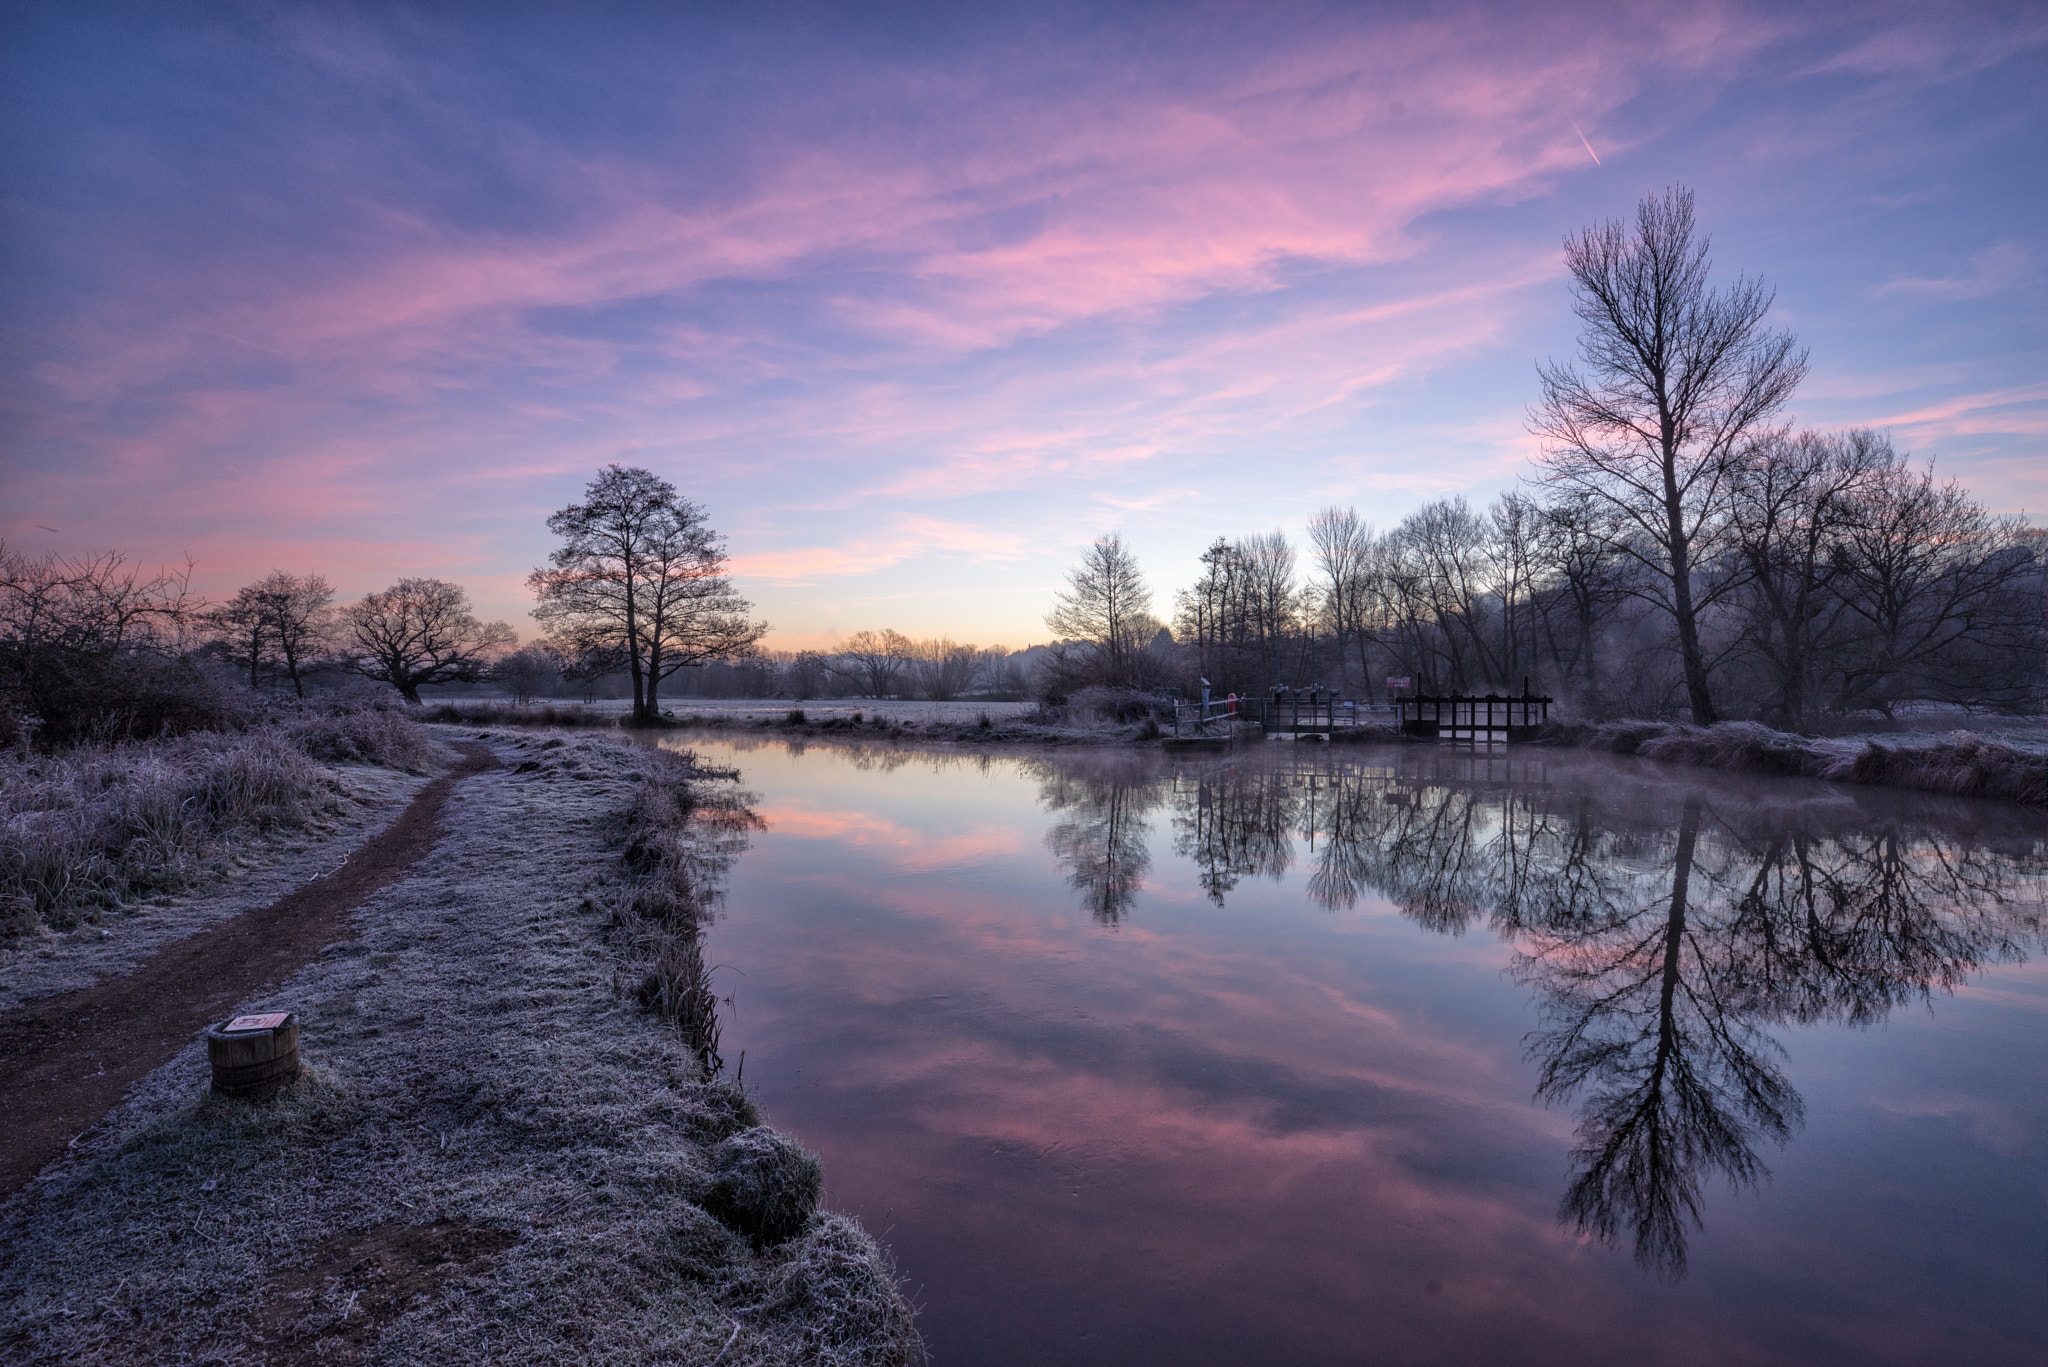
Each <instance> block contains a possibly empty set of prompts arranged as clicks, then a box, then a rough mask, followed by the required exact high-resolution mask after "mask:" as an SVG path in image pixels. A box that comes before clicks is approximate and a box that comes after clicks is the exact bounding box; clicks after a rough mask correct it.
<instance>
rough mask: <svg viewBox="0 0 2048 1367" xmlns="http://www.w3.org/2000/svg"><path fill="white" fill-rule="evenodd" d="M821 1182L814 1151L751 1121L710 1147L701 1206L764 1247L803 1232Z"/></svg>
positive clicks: (820, 1168)
mask: <svg viewBox="0 0 2048 1367" xmlns="http://www.w3.org/2000/svg"><path fill="white" fill-rule="evenodd" d="M824 1187H825V1167H824V1164H823V1163H821V1162H820V1161H819V1159H818V1156H817V1155H816V1154H814V1153H812V1152H810V1151H809V1150H808V1149H806V1148H804V1147H803V1146H802V1145H800V1144H798V1143H797V1142H796V1141H795V1140H794V1139H791V1138H789V1137H788V1136H787V1135H781V1134H777V1133H776V1132H775V1131H773V1130H771V1129H769V1128H768V1127H766V1126H765V1125H756V1126H754V1127H752V1128H751V1129H745V1130H741V1131H740V1132H739V1133H738V1134H736V1135H733V1136H731V1137H730V1138H728V1139H724V1140H721V1141H719V1143H718V1146H717V1147H716V1148H714V1149H712V1151H711V1189H710V1191H709V1192H707V1193H706V1194H705V1197H704V1209H706V1210H708V1211H710V1212H711V1213H712V1214H713V1215H714V1216H716V1217H717V1218H718V1220H719V1222H720V1223H722V1224H723V1225H725V1226H726V1228H728V1229H731V1230H734V1231H736V1232H737V1233H740V1234H744V1235H746V1236H747V1237H748V1238H749V1239H752V1240H753V1241H754V1245H755V1247H757V1248H767V1247H769V1246H771V1245H774V1244H779V1243H782V1242H784V1241H785V1240H788V1239H791V1238H794V1237H795V1236H796V1235H798V1234H800V1233H802V1232H803V1228H804V1224H805V1223H806V1222H807V1221H808V1220H809V1219H810V1218H811V1215H812V1213H813V1212H815V1211H816V1210H817V1209H818V1197H819V1196H820V1195H821V1194H822V1193H823V1191H824Z"/></svg>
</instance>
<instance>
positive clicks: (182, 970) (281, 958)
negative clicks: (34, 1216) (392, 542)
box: [0, 742, 498, 1199]
mask: <svg viewBox="0 0 2048 1367" xmlns="http://www.w3.org/2000/svg"><path fill="white" fill-rule="evenodd" d="M455 745H456V747H457V748H458V749H459V750H461V751H462V754H463V759H462V761H461V763H459V764H458V765H456V766H455V767H454V768H452V769H450V770H449V771H448V772H447V773H444V774H442V775H441V776H440V777H438V778H436V779H434V780H433V781H432V782H430V783H428V784H427V785H426V786H425V787H424V788H422V789H421V790H420V791H419V793H418V794H417V795H416V796H415V797H414V798H413V800H412V802H411V804H410V805H408V806H407V807H406V809H405V810H404V811H403V812H401V813H400V814H399V816H398V819H397V820H395V821H393V822H392V823H391V825H390V826H388V827H387V828H385V829H384V830H383V831H382V832H381V833H379V834H378V835H376V836H373V837H372V838H371V839H370V840H369V841H367V842H366V843H365V844H364V845H363V846H362V847H361V848H360V849H358V850H357V851H356V852H355V853H354V854H352V855H350V856H349V858H348V860H347V862H345V863H344V864H342V866H341V867H340V868H338V869H335V870H334V871H333V872H331V873H329V874H326V875H325V876H323V877H320V878H316V879H314V880H313V881H312V882H310V883H307V884H305V885H304V886H302V887H300V888H298V889H297V890H296V891H294V892H291V893H289V894H287V895H286V896H284V897H281V898H279V899H278V900H277V901H275V902H272V903H271V904H270V905H269V906H267V907H260V908H257V909H255V910H253V911H247V912H243V913H242V914H240V915H238V916H234V917H231V918H230V919H228V920H226V921H223V922H221V923H220V924H219V925H216V926H214V927H212V928H211V929H209V930H206V931H204V932H202V933H200V934H198V935H193V936H190V937H188V938H186V939H183V940H178V941H175V942H174V943H172V944H170V945H168V946H166V947H165V948H164V949H162V950H161V951H159V952H158V953H157V954H156V955H155V956H154V957H152V958H151V959H150V960H149V961H148V962H146V963H145V964H144V965H143V966H142V967H141V968H140V969H138V970H136V971H134V972H132V973H126V974H122V975H120V976H118V977H110V978H104V979H101V980H100V981H98V982H96V983H94V984H93V985H92V986H90V987H85V988H80V989H79V990H77V991H74V992H66V993H63V994H61V995H58V996H52V997H43V998H39V999H37V1000H36V1001H34V1002H32V1003H30V1004H29V1005H27V1006H25V1007H21V1008H18V1009H17V1010H15V1011H12V1012H9V1013H8V1014H6V1015H4V1016H0V1115H5V1116H6V1117H7V1123H6V1126H5V1128H4V1129H0V1199H4V1198H5V1197H7V1196H9V1195H12V1194H13V1193H14V1192H16V1191H19V1190H20V1189H21V1188H22V1187H23V1186H24V1185H26V1184H27V1183H28V1182H30V1181H32V1180H33V1179H34V1177H35V1175H36V1174H37V1173H38V1172H39V1171H41V1170H42V1168H43V1166H44V1165H45V1164H47V1163H48V1162H49V1161H50V1160H51V1159H53V1158H55V1157H57V1156H58V1155H59V1154H61V1153H63V1152H64V1151H65V1149H66V1147H67V1146H68V1145H69V1144H71V1142H72V1141H73V1140H75V1139H76V1138H77V1137H78V1136H79V1135H80V1134H82V1133H83V1132H85V1131H87V1130H89V1129H90V1128H91V1127H92V1126H93V1125H94V1124H96V1123H97V1122H98V1121H99V1120H100V1118H101V1117H102V1116H104V1115H106V1113H107V1112H108V1111H109V1110H111V1109H112V1108H113V1107H114V1105H115V1104H116V1103H117V1102H119V1101H120V1099H121V1097H122V1096H123V1095H124V1094H125V1093H126V1092H127V1091H128V1089H129V1088H130V1087H132V1086H133V1085H134V1084H135V1083H136V1082H138V1081H139V1080H141V1079H142V1078H143V1077H146V1076H147V1075H148V1074H149V1073H151V1072H153V1071H154V1070H155V1069H157V1068H159V1067H161V1066H162V1065H163V1064H164V1063H165V1062H166V1061H168V1060H169V1059H170V1058H171V1057H172V1055H174V1054H176V1053H177V1052H178V1051H179V1050H180V1049H182V1048H184V1047H185V1046H186V1045H187V1044H188V1043H190V1042H191V1039H192V1037H193V1035H195V1034H196V1033H198V1032H199V1031H200V1030H202V1029H204V1028H205V1027H206V1025H207V1024H209V1023H210V1022H213V1021H217V1020H224V1019H226V1018H227V1016H228V1015H229V1014H231V1013H232V1011H233V1009H234V1007H235V1005H236V1004H237V1003H238V1002H241V1001H243V1000H244V999H246V998H247V997H249V996H251V995H252V994H253V993H255V992H256V991H257V990H258V989H260V988H262V987H264V986H266V985H268V984H271V983H275V982H280V981H282V980H283V979H285V978H287V977H289V976H290V975H292V974H293V973H296V972H298V971H299V970H300V969H301V968H303V967H304V966H305V965H306V964H307V963H308V962H310V961H311V960H312V958H313V956H314V955H316V954H318V953H319V952H320V950H321V949H322V948H324V947H325V946H327V945H329V944H332V943H334V942H335V941H336V940H343V939H347V938H349V935H348V918H349V915H350V913H351V912H353V911H354V910H355V909H356V908H357V907H359V906H361V905H362V903H363V900H364V899H365V898H367V897H368V896H370V895H371V894H372V893H374V892H376V891H377V890H378V889H379V888H382V887H384V886H385V885H387V884H389V883H391V882H392V881H393V880H395V879H396V878H398V877H399V876H400V875H402V874H404V873H405V872H406V871H407V870H409V869H411V868H412V867H413V865H415V864H417V863H418V862H419V860H420V858H421V856H423V855H425V854H426V852H427V851H428V850H430V849H432V848H433V846H434V842H435V841H436V840H438V839H439V838H440V836H441V809H442V806H443V805H444V804H445V803H446V802H447V800H448V794H449V792H450V791H451V790H452V789H453V788H454V786H455V785H456V784H457V783H459V782H461V781H462V780H463V779H465V778H467V777H469V776H470V775H472V774H476V773H480V772H482V771H483V770H485V769H490V768H495V767H496V766H497V763H498V761H497V759H496V758H495V757H494V756H493V755H492V754H491V751H490V748H489V747H488V746H484V745H479V744H476V743H474V742H455Z"/></svg>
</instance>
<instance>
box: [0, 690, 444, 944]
mask: <svg viewBox="0 0 2048 1367" xmlns="http://www.w3.org/2000/svg"><path fill="white" fill-rule="evenodd" d="M436 750H437V747H436V746H435V744H434V742H433V740H432V739H431V738H430V737H429V736H428V735H427V734H426V733H425V732H424V731H422V730H421V729H420V728H419V726H418V725H416V724H415V723H413V722H412V721H411V720H409V719H408V718H406V717H404V716H403V715H397V714H393V713H391V712H389V711H387V710H384V709H378V708H368V707H352V708H345V709H335V710H331V711H316V710H313V709H305V710H303V711H297V712H288V713H286V714H284V715H283V716H280V717H275V718H273V719H272V720H271V721H269V722H266V723H265V724H262V725H259V726H256V727H253V728H251V729H249V730H245V731H236V732H226V733H223V732H217V731H193V732H188V733H186V734H184V735H181V736H175V737H169V738H165V739H159V740H152V741H135V740H127V741H117V742H113V743H110V744H85V745H79V746H74V747H72V748H70V749H67V750H63V751H59V752H56V753H50V754H39V753H34V752H27V753H24V752H22V751H18V750H17V751H14V752H12V753H7V754H0V938H12V937H17V936H20V935H23V934H27V933H31V932H33V931H36V930H38V929H41V928H48V929H55V930H63V929H68V928H70V927H72V926H75V925H77V924H78V923H79V922H80V921H81V920H85V921H91V920H95V919H97V918H98V916H99V915H100V913H101V912H103V911H105V910H107V909H109V908H113V907H117V906H120V905H121V904H123V903H124V902H126V901H129V900H131V899H134V898H137V897H146V896H150V895H152V894H156V893H162V892H168V891H172V890H175V889H178V888H183V887H188V886H190V885H191V884H193V883H195V882H198V881H200V880H201V879H203V878H206V877H209V876H211V875H213V874H214V873H216V872H218V870H219V868H220V866H221V863H222V861H223V860H224V859H225V858H227V857H228V855H229V854H230V853H231V848H232V846H233V844H234V843H235V841H236V840H237V839H238V838H243V837H250V836H255V835H259V834H261V833H264V832H268V831H272V830H276V829H279V828H285V829H296V828H301V827H306V826H314V825H320V824H323V823H324V822H326V821H328V820H329V819H330V818H333V817H336V816H339V815H341V814H342V813H343V812H345V811H346V810H347V809H348V806H349V801H348V797H347V795H346V793H345V791H344V790H343V788H342V786H341V785H340V784H338V783H337V782H335V780H334V777H333V776H332V775H331V774H330V773H328V772H327V770H325V769H324V768H322V766H321V764H320V763H319V761H323V760H324V761H336V760H341V761H352V762H357V763H365V764H377V765H383V766H386V767H389V768H396V769H403V770H405V771H407V772H410V773H420V772H423V771H424V770H425V769H426V768H428V767H429V766H430V765H431V764H432V762H433V759H434V756H435V754H436Z"/></svg>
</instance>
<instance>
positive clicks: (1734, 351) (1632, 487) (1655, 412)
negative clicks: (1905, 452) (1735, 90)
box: [1530, 187, 1806, 724]
mask: <svg viewBox="0 0 2048 1367" xmlns="http://www.w3.org/2000/svg"><path fill="white" fill-rule="evenodd" d="M1708 245H1709V244H1708V239H1707V238H1705V237H1702V236H1699V235H1697V234H1696V233H1695V231H1694V228H1693V200H1692V192H1691V191H1690V190H1687V189H1685V188H1683V187H1674V188H1673V189H1671V190H1668V191H1666V192H1665V193H1663V194H1661V195H1652V196H1650V197H1649V198H1647V199H1645V200H1644V201H1643V202H1642V203H1641V204H1640V205H1639V206H1637V209H1636V218H1635V224H1634V227H1633V228H1631V227H1630V226H1629V225H1627V224H1624V223H1621V222H1619V221H1610V222H1608V223H1605V224H1602V225H1600V226H1598V227H1594V228H1588V229H1585V230H1584V231H1582V232H1578V233H1575V234H1573V235H1572V236H1570V237H1568V238H1566V239H1565V243H1564V249H1565V263H1566V265H1567V267H1568V268H1569V269H1570V271H1571V275H1572V285H1573V312H1574V313H1576V314H1577V315H1578V318H1579V322H1580V323H1581V325H1582V327H1581V331H1580V333H1579V360H1580V364H1579V365H1576V366H1574V365H1567V364H1559V363H1555V362H1553V363H1550V364H1546V365H1543V366H1541V367H1539V374H1540V376H1541V379H1542V383H1543V398H1542V401H1541V402H1540V403H1539V404H1537V406H1536V407H1535V409H1534V410H1532V412H1531V414H1530V426H1531V428H1532V430H1533V431H1535V433H1536V434H1537V435H1538V436H1540V437H1542V438H1543V440H1544V450H1543V454H1542V456H1541V457H1540V458H1539V460H1540V465H1541V469H1542V473H1541V476H1540V477H1541V479H1542V480H1543V481H1544V482H1545V483H1547V484H1549V485H1550V486H1551V487H1552V488H1553V489H1556V490H1558V491H1559V492H1561V493H1566V494H1575V493H1583V494H1585V495H1588V496H1590V497H1591V498H1593V499H1595V500H1597V501H1599V502H1601V503H1604V504H1606V505H1608V506H1610V507H1611V508H1612V509H1613V510H1614V511H1615V513H1616V514H1617V521H1618V523H1619V524H1620V525H1621V526H1622V527H1623V528H1624V529H1625V532H1626V535H1625V536H1624V539H1623V540H1622V541H1621V542H1620V545H1621V547H1622V548H1623V549H1624V550H1625V552H1626V553H1627V554H1629V555H1632V556H1634V557H1636V558H1637V559H1639V560H1640V561H1641V562H1642V563H1643V565H1644V566H1645V567H1646V568H1647V569H1649V570H1650V571H1652V572H1653V573H1652V577H1651V578H1650V580H1649V581H1648V582H1649V583H1651V584H1652V585H1653V592H1654V593H1655V594H1656V596H1657V601H1658V602H1659V604H1660V606H1662V607H1663V608H1664V609H1665V610H1666V611H1667V612H1668V613H1669V614H1670V616H1671V621H1672V625H1673V628H1674V631H1675V633H1676V635H1677V643H1678V652H1679V657H1680V661H1681V665H1682V668H1683V671H1684V677H1685V690H1686V697H1687V701H1688V702H1689V703H1690V704H1691V707H1692V714H1693V720H1694V721H1696V722H1699V723H1702V724H1705V723H1710V722H1712V721H1713V720H1714V715H1715V714H1714V702H1713V697H1712V695H1711V693H1710V692H1709V690H1708V684H1707V661H1706V656H1705V653H1704V651H1703V649H1702V647H1701V644H1700V629H1699V608H1700V604H1699V602H1698V601H1697V598H1698V594H1697V592H1696V585H1695V582H1694V581H1695V576H1696V573H1697V571H1698V569H1699V563H1700V560H1701V558H1702V552H1703V551H1704V550H1705V549H1706V547H1707V546H1708V545H1709V544H1711V543H1712V542H1713V541H1714V539H1715V538H1716V537H1717V536H1718V535H1719V533H1720V531H1721V528H1722V526H1723V523H1724V521H1725V518H1726V512H1727V503H1728V497H1729V492H1730V485H1731V482H1732V477H1733V473H1734V469H1735V465H1736V462H1737V460H1738V458H1739V457H1740V456H1741V454H1742V453H1743V451H1744V449H1745V447H1747V446H1748V445H1749V444H1750V443H1752V442H1754V441H1755V440H1757V439H1758V438H1759V437H1761V436H1763V435H1764V434H1766V433H1768V432H1770V431H1771V430H1772V429H1771V427H1770V424H1771V422H1772V420H1773V419H1774V417H1775V416H1776V415H1777V413H1778V412H1779V410H1780V409H1782V408H1783V407H1784V405H1785V403H1786V401H1787V400H1789V399H1790V398H1791V396H1792V391H1793V390H1794V389H1795V388H1796V387H1797V386H1798V384H1799V381H1800V380H1801V379H1802V378H1803V377H1804V376H1805V374H1806V353H1805V352H1803V351H1800V350H1798V349H1797V344H1796V343H1795V341H1794V339H1793V338H1792V336H1791V334H1789V333H1785V332H1774V331H1771V330H1769V329H1767V328H1766V327H1765V326H1764V319H1765V316H1766V315H1767V314H1768V313H1769V312H1770V308H1771V302H1772V298H1773V296H1772V293H1771V291H1770V290H1769V289H1767V288H1765V286H1764V285H1763V283H1762V282H1761V281H1757V280H1751V279H1748V278H1746V277H1738V278H1737V279H1736V280H1735V282H1734V283H1733V284H1732V285H1730V286H1729V287H1728V288H1727V289H1726V290H1724V291H1715V290H1713V289H1711V288H1709V286H1708V284H1707V274H1708V270H1709V267H1710V264H1711V263H1710V262H1709V260H1708V257H1707V248H1708Z"/></svg>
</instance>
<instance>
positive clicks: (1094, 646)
mask: <svg viewBox="0 0 2048 1367" xmlns="http://www.w3.org/2000/svg"><path fill="white" fill-rule="evenodd" d="M1045 624H1046V625H1047V626H1048V627H1051V628H1052V629H1053V631H1054V632H1056V633H1058V635H1059V636H1060V637H1061V638H1062V644H1063V645H1064V646H1065V647H1066V648H1067V651H1068V656H1069V658H1068V660H1067V663H1068V665H1069V666H1070V668H1069V672H1070V673H1071V674H1078V675H1079V676H1080V677H1081V679H1083V680H1084V681H1086V682H1091V683H1103V684H1112V685H1116V686H1119V687H1126V688H1129V687H1136V686H1139V685H1141V684H1143V683H1144V682H1146V677H1145V676H1146V674H1147V673H1148V672H1149V671H1148V669H1147V665H1148V664H1149V661H1148V659H1147V657H1146V654H1145V651H1146V647H1147V646H1148V645H1149V644H1150V643H1151V641H1152V638H1153V637H1154V635H1156V634H1157V632H1158V630H1159V623H1158V622H1156V621H1155V620H1153V618H1152V591H1151V590H1150V589H1148V588H1147V587H1145V576H1144V574H1143V573H1142V572H1141V571H1140V570H1139V569H1138V558H1137V557H1136V556H1135V555H1133V554H1132V553H1131V550H1130V548H1129V547H1128V546H1126V545H1124V542H1123V538H1122V537H1121V536H1118V535H1116V534H1115V533H1111V534H1110V535H1108V536H1102V537H1097V538H1096V540H1095V544H1094V545H1093V546H1091V547H1089V548H1088V552H1087V554H1086V555H1084V556H1082V558H1081V563H1080V564H1079V565H1077V566H1075V567H1074V568H1073V569H1071V570H1069V571H1068V572H1067V587H1066V588H1065V589H1063V590H1061V591H1060V592H1059V593H1058V594H1057V595H1056V596H1055V602H1054V607H1053V610H1052V611H1051V612H1048V613H1047V614H1046V615H1045Z"/></svg>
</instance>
